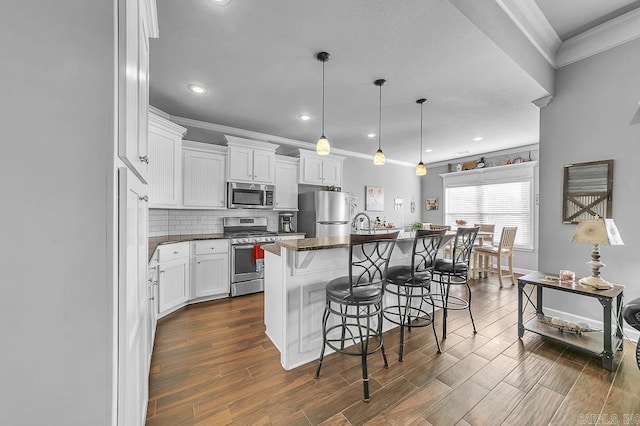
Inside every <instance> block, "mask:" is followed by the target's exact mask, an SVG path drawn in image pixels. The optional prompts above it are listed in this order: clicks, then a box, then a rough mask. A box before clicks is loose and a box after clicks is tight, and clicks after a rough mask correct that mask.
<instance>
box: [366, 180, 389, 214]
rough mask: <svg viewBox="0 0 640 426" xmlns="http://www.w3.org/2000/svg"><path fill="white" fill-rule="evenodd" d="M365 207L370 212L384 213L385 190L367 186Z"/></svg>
mask: <svg viewBox="0 0 640 426" xmlns="http://www.w3.org/2000/svg"><path fill="white" fill-rule="evenodd" d="M364 205H365V210H368V211H373V212H381V211H384V189H382V188H381V187H379V186H365V187H364Z"/></svg>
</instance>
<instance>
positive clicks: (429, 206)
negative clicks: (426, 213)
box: [424, 197, 439, 210]
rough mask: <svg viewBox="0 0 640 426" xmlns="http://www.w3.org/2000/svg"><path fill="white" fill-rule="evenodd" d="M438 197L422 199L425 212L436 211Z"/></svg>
mask: <svg viewBox="0 0 640 426" xmlns="http://www.w3.org/2000/svg"><path fill="white" fill-rule="evenodd" d="M438 204H439V203H438V197H427V198H425V199H424V209H425V210H438Z"/></svg>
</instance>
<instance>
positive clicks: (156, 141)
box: [149, 112, 187, 207]
mask: <svg viewBox="0 0 640 426" xmlns="http://www.w3.org/2000/svg"><path fill="white" fill-rule="evenodd" d="M186 131H187V129H185V128H184V127H181V126H178V125H177V124H175V123H172V122H171V121H169V120H167V119H165V118H162V117H160V116H159V115H157V114H154V113H152V112H150V113H149V187H150V190H149V205H150V206H151V207H178V206H179V205H180V204H181V202H182V195H181V193H182V190H181V186H182V179H181V178H182V136H183V135H184V134H185V132H186Z"/></svg>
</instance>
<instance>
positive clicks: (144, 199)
mask: <svg viewBox="0 0 640 426" xmlns="http://www.w3.org/2000/svg"><path fill="white" fill-rule="evenodd" d="M138 199H139V200H140V201H144V202H149V197H148V196H146V195H143V196H142V197H138Z"/></svg>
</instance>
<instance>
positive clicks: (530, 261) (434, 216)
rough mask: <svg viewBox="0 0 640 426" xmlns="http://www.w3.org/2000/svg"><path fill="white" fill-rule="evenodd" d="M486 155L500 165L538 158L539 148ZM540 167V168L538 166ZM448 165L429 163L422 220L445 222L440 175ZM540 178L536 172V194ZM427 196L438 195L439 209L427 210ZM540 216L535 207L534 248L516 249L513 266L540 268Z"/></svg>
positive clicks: (519, 268) (490, 161) (489, 162)
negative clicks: (508, 161) (508, 160)
mask: <svg viewBox="0 0 640 426" xmlns="http://www.w3.org/2000/svg"><path fill="white" fill-rule="evenodd" d="M482 156H483V157H485V163H486V164H487V165H488V166H490V165H491V164H496V165H498V164H499V162H500V161H501V160H504V159H509V158H510V159H513V158H516V157H522V158H525V159H529V158H531V159H532V160H538V158H539V152H538V149H531V150H524V151H522V150H519V149H511V150H505V151H497V152H492V153H488V154H485V155H482ZM480 157H481V155H478V156H475V157H467V158H458V159H456V160H455V161H453V160H452V162H451V167H452V170H455V166H456V164H458V163H464V162H466V161H472V160H478V159H479V158H480ZM538 169H539V168H538ZM447 170H448V166H447V165H446V164H436V165H434V166H430V165H429V164H427V175H426V176H425V177H424V178H423V180H422V197H421V199H422V200H421V204H420V209H421V211H422V221H423V222H430V223H444V204H443V203H444V197H443V191H442V178H441V177H440V176H439V175H441V174H443V173H447ZM538 181H539V178H538V176H537V174H536V177H535V182H534V186H535V188H534V191H535V194H538V193H539V189H538ZM427 197H438V199H439V207H438V210H426V209H425V206H424V199H425V198H427ZM538 217H539V206H538V205H536V206H535V208H534V240H533V241H534V242H533V245H534V250H533V251H529V250H515V253H514V257H513V266H514V268H516V269H517V270H519V271H521V272H527V271H536V270H538V234H539V232H538V229H539V226H538Z"/></svg>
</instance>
